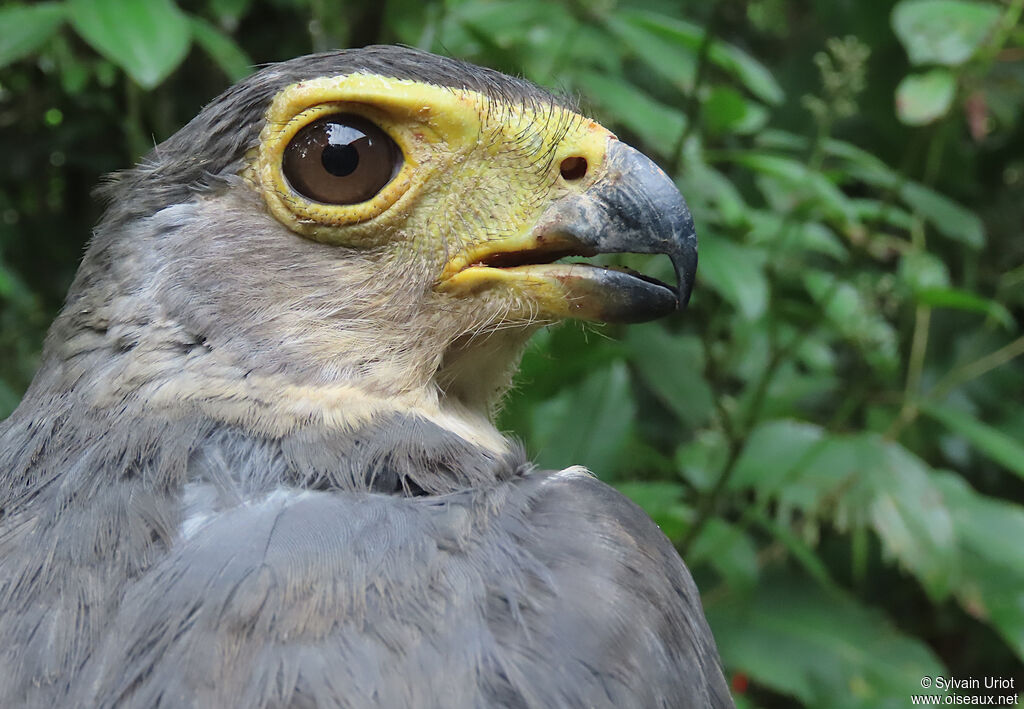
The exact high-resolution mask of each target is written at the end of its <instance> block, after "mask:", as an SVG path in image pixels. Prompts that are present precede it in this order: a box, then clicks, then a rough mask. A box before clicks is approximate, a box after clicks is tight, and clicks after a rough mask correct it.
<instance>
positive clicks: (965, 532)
mask: <svg viewBox="0 0 1024 709" xmlns="http://www.w3.org/2000/svg"><path fill="white" fill-rule="evenodd" d="M937 482H938V485H939V488H940V489H941V490H942V494H943V496H944V497H945V498H946V499H947V500H948V502H949V507H950V509H951V510H952V512H953V524H954V528H955V529H956V537H957V541H958V544H959V546H960V551H961V558H962V563H963V565H964V581H963V583H962V584H961V585H960V587H959V588H958V589H957V598H958V599H959V601H960V604H961V605H962V606H963V607H964V610H966V611H967V612H968V613H970V614H971V615H973V616H974V617H975V618H978V619H980V620H982V621H984V622H986V623H988V624H989V625H991V626H992V627H993V628H995V629H996V631H997V632H999V634H1000V635H1002V636H1003V638H1004V639H1005V640H1006V642H1007V643H1008V644H1009V645H1010V647H1012V648H1013V650H1014V651H1015V652H1016V653H1017V656H1018V657H1019V658H1020V659H1021V660H1022V661H1024V544H1021V542H1020V540H1021V539H1024V507H1022V506H1021V505H1016V504H1013V503H1010V502H1007V501H1005V500H996V499H992V498H989V497H985V496H984V495H979V494H978V493H976V492H975V491H974V490H973V489H971V487H970V486H969V485H967V483H966V482H965V481H964V479H963V478H961V477H960V476H959V475H954V474H952V473H945V474H943V475H941V476H939V478H938V481H937Z"/></svg>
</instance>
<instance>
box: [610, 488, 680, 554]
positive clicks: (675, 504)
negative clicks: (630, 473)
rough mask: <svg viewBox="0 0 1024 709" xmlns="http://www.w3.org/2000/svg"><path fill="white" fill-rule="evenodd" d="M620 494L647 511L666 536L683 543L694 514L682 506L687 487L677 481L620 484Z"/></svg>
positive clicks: (675, 541) (674, 541)
mask: <svg viewBox="0 0 1024 709" xmlns="http://www.w3.org/2000/svg"><path fill="white" fill-rule="evenodd" d="M615 487H616V488H618V490H619V492H621V493H622V494H623V495H625V496H626V497H628V498H629V499H631V500H632V501H633V502H635V503H636V504H638V505H640V506H641V507H643V508H644V512H646V513H647V514H649V515H650V516H651V519H653V520H654V522H655V523H656V524H657V525H658V526H659V527H661V531H662V532H664V533H665V536H666V537H668V538H669V539H671V540H672V541H673V543H677V542H679V541H680V540H681V539H682V538H683V535H684V534H685V533H686V530H687V529H688V528H689V526H690V524H691V522H692V517H693V511H692V510H691V509H690V508H689V507H687V506H686V505H684V504H683V503H682V499H683V486H682V485H680V484H679V483H673V482H641V481H633V482H626V483H620V484H618V485H616V486H615Z"/></svg>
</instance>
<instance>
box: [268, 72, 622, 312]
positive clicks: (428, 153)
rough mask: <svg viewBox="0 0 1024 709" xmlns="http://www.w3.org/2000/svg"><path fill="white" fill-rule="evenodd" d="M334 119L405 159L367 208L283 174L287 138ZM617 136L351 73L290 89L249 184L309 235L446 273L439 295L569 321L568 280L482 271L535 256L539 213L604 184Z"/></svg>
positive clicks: (519, 107)
mask: <svg viewBox="0 0 1024 709" xmlns="http://www.w3.org/2000/svg"><path fill="white" fill-rule="evenodd" d="M332 113H354V114H357V115H360V116H362V117H364V118H367V119H368V120H370V121H372V122H373V123H375V124H376V125H378V126H379V127H380V128H381V129H383V130H384V131H385V132H386V133H388V135H389V136H390V137H391V138H392V139H393V140H394V141H395V143H396V144H397V145H398V147H399V149H400V150H401V152H402V155H403V157H404V163H403V165H402V167H401V169H400V170H399V172H398V174H397V175H396V176H395V178H394V179H393V180H392V181H391V182H390V183H388V184H387V185H386V186H385V187H384V188H383V189H382V190H381V191H380V192H379V193H378V194H377V195H376V196H374V197H373V198H371V199H370V200H368V201H366V202H362V203H360V204H355V205H329V204H321V203H317V202H313V201H311V200H309V199H308V198H306V197H304V196H303V195H301V194H299V193H297V192H296V191H295V190H293V189H292V188H291V186H290V185H289V184H288V181H287V179H286V178H285V177H284V175H283V173H282V170H281V164H282V156H283V153H284V150H285V148H286V147H287V145H288V143H289V141H290V140H291V139H292V138H293V137H294V136H295V134H296V133H297V132H298V131H299V130H301V129H302V128H303V127H304V126H306V125H308V124H309V123H310V122H312V121H314V120H317V119H319V118H322V117H324V116H325V115H329V114H332ZM613 138H614V136H613V135H612V134H611V133H610V132H609V131H607V130H606V129H605V128H603V127H602V126H600V125H599V124H597V123H595V122H593V121H591V120H589V119H587V118H585V117H583V116H581V115H579V114H576V113H574V112H572V111H569V110H567V109H564V108H561V107H557V106H550V105H529V104H527V105H523V104H519V103H517V104H512V105H510V104H507V103H503V102H499V101H495V100H491V99H489V98H488V97H487V96H485V95H483V94H481V93H478V92H474V91H469V90H460V89H451V88H443V87H438V86H432V85H429V84H424V83H419V82H415V81H410V80H402V79H393V78H386V77H381V76H376V75H366V74H353V75H348V76H342V77H325V78H319V79H315V80H311V81H306V82H301V83H298V84H294V85H292V86H290V87H288V88H286V89H285V90H284V91H282V92H281V93H280V94H279V95H278V96H277V97H276V98H275V100H274V101H273V103H272V105H271V107H270V109H269V110H268V112H267V120H266V125H265V127H264V129H263V132H262V134H261V144H260V147H259V149H258V153H257V155H256V156H255V160H254V163H253V166H252V169H251V171H250V173H249V176H250V179H252V180H253V181H254V182H256V183H257V185H258V187H259V189H260V190H261V191H262V193H263V195H264V198H265V200H266V203H267V205H268V207H269V208H270V210H271V212H272V213H273V214H274V216H275V217H276V218H277V219H278V220H279V221H280V222H281V223H283V224H285V225H286V226H287V227H288V228H289V229H291V230H292V231H294V232H296V233H298V234H301V235H302V236H305V237H307V238H310V239H314V240H316V241H320V242H324V243H328V244H333V245H338V246H344V247H350V248H382V247H383V248H389V249H394V250H395V252H396V253H401V252H406V253H407V254H408V255H409V256H410V257H413V256H414V257H416V258H418V259H420V260H422V261H423V262H424V263H425V264H429V267H430V268H431V269H433V270H435V271H436V273H435V279H436V284H437V286H436V287H437V290H439V291H441V292H446V293H449V294H451V295H453V296H479V297H488V298H494V297H501V298H503V299H511V300H514V301H516V302H517V304H518V305H519V306H521V307H522V308H524V309H527V310H530V311H531V312H532V313H533V314H534V315H541V316H550V317H554V318H560V317H565V316H569V315H573V314H574V313H573V312H572V308H571V307H569V306H567V304H566V302H565V301H566V293H565V292H564V290H563V289H561V288H560V286H559V282H558V281H553V280H550V279H546V278H544V276H543V269H541V270H538V271H537V273H536V274H531V269H532V268H533V267H528V266H524V267H518V268H514V269H492V268H483V267H480V266H477V267H473V264H474V263H476V262H477V261H478V260H480V259H483V258H485V257H487V256H490V255H493V254H495V253H506V252H516V251H522V250H530V249H533V248H536V247H537V244H536V237H535V236H534V235H533V234H532V233H531V232H532V228H533V226H534V225H535V224H536V222H537V220H538V218H539V217H540V215H541V213H542V212H543V211H544V209H545V208H546V207H548V206H549V205H550V204H551V203H552V202H554V201H555V200H557V199H559V198H561V197H564V196H566V195H569V194H573V193H580V192H582V191H583V190H585V189H586V188H587V187H588V186H590V185H591V184H593V182H594V181H595V180H596V179H598V178H599V177H600V175H601V172H602V170H601V167H602V162H603V159H604V155H605V152H606V149H607V145H608V141H609V140H610V139H613ZM569 157H581V158H584V159H585V160H586V161H587V167H588V169H587V172H586V175H585V176H584V177H582V178H581V179H577V180H566V179H564V178H563V177H562V175H561V173H560V165H561V163H562V161H563V160H564V159H566V158H569ZM482 271H486V272H493V273H490V274H487V273H483V274H482V273H481V272H482ZM510 288H511V291H509V289H510ZM490 290H493V291H494V292H487V291H490ZM510 297H511V298H510ZM510 314H512V313H511V312H510Z"/></svg>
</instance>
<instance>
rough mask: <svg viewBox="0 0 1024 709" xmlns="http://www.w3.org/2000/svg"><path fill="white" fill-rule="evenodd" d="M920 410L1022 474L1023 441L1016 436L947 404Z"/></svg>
mask: <svg viewBox="0 0 1024 709" xmlns="http://www.w3.org/2000/svg"><path fill="white" fill-rule="evenodd" d="M921 411H922V413H925V414H927V415H928V416H931V417H932V418H934V419H935V420H937V421H939V422H940V423H942V424H944V425H945V426H946V427H947V428H949V429H950V430H951V431H953V432H954V433H958V434H960V435H961V436H963V437H964V438H966V439H967V440H968V441H970V442H971V444H972V445H974V447H975V448H977V449H978V450H979V451H980V452H981V453H982V454H983V455H985V456H988V457H989V458H991V459H992V460H994V461H996V462H997V463H999V464H1000V465H1002V466H1003V467H1005V468H1006V469H1007V470H1009V471H1011V472H1013V473H1016V474H1017V475H1019V476H1020V477H1022V478H1024V445H1022V444H1021V443H1020V442H1019V441H1017V440H1016V439H1014V438H1011V437H1010V436H1008V435H1006V434H1005V433H1003V432H1002V431H1000V430H999V429H997V428H994V427H992V426H989V425H988V424H987V423H982V422H981V421H979V420H978V419H976V418H974V417H973V416H971V415H970V414H968V413H965V412H963V411H961V410H960V409H956V408H953V407H952V406H949V405H948V404H925V405H923V406H922V407H921Z"/></svg>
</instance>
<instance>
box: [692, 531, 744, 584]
mask: <svg viewBox="0 0 1024 709" xmlns="http://www.w3.org/2000/svg"><path fill="white" fill-rule="evenodd" d="M686 562H687V563H688V564H689V565H690V566H691V568H692V567H694V566H696V565H698V564H702V563H703V564H708V565H709V566H711V567H712V568H713V569H714V570H715V571H717V572H718V574H719V575H720V576H721V577H722V578H723V579H724V580H725V582H726V584H727V585H728V586H729V587H730V588H733V589H744V588H751V587H753V585H754V584H755V583H756V582H757V576H758V572H759V564H758V561H757V548H756V547H755V545H754V541H753V540H752V539H751V538H750V536H749V535H748V534H747V533H746V532H744V531H743V530H741V529H740V528H739V527H737V526H735V525H732V524H729V523H727V522H723V521H722V520H720V519H714V518H712V519H709V520H708V523H707V524H706V525H705V526H704V528H703V529H701V531H700V534H699V535H698V536H697V538H696V539H695V540H694V542H693V545H692V547H691V548H690V550H689V553H688V554H687V556H686Z"/></svg>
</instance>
